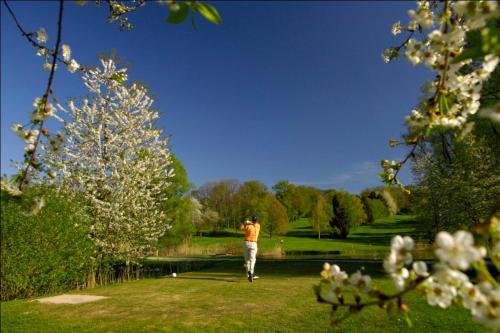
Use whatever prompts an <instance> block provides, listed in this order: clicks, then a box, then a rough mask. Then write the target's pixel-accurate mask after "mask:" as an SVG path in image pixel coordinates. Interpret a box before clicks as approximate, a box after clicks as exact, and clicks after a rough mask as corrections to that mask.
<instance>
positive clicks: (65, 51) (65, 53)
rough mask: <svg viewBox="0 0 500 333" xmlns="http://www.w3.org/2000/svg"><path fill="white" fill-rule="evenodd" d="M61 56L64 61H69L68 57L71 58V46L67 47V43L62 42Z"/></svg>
mask: <svg viewBox="0 0 500 333" xmlns="http://www.w3.org/2000/svg"><path fill="white" fill-rule="evenodd" d="M62 56H63V59H64V61H69V59H71V48H70V47H69V45H66V44H63V46H62Z"/></svg>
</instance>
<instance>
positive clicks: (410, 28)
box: [408, 20, 418, 31]
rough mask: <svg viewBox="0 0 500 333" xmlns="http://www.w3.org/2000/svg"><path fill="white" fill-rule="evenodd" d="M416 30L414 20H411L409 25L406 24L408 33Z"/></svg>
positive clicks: (416, 24) (416, 26)
mask: <svg viewBox="0 0 500 333" xmlns="http://www.w3.org/2000/svg"><path fill="white" fill-rule="evenodd" d="M417 29H418V23H417V21H415V20H411V21H410V23H408V30H410V31H415V30H417Z"/></svg>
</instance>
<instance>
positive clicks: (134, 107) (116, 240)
mask: <svg viewBox="0 0 500 333" xmlns="http://www.w3.org/2000/svg"><path fill="white" fill-rule="evenodd" d="M101 63H102V66H103V68H102V69H99V68H96V69H91V70H88V71H87V72H86V73H85V74H84V75H83V81H84V83H85V85H86V86H87V87H88V89H89V90H90V94H91V95H90V98H88V99H83V100H82V101H81V102H80V103H75V102H74V101H72V100H70V101H69V103H68V106H69V110H66V109H65V108H63V107H62V106H60V105H59V107H60V109H61V110H63V111H64V112H66V113H68V114H69V120H68V121H66V122H65V126H64V136H65V138H66V142H65V143H64V144H63V145H61V146H58V145H52V146H48V147H46V148H45V150H46V151H47V164H48V165H49V166H50V167H51V169H53V170H58V176H57V181H58V182H59V183H60V185H61V186H63V187H65V188H69V189H71V190H72V191H76V192H80V193H82V194H83V195H84V197H85V199H86V202H87V206H88V209H89V212H90V214H91V216H92V217H93V223H92V225H91V231H90V232H91V233H90V235H91V238H92V239H93V240H94V242H95V243H96V245H97V247H98V249H99V253H97V255H98V256H99V257H103V256H111V257H114V258H119V259H125V260H129V259H130V258H131V257H133V256H134V255H138V254H140V253H141V251H142V250H143V249H144V248H145V247H147V246H149V245H150V244H151V242H153V241H154V240H156V239H157V238H158V237H160V236H161V235H163V233H164V232H165V230H166V228H167V227H168V225H167V223H166V222H165V216H164V212H163V211H162V210H161V209H160V205H161V203H162V201H163V200H166V199H167V198H166V197H165V191H163V190H164V189H165V188H166V187H167V186H168V185H169V179H170V177H171V175H172V172H171V168H170V153H169V149H168V140H167V139H166V138H164V137H163V136H162V131H161V130H160V129H158V128H155V127H154V124H153V122H154V120H155V119H156V118H158V112H156V111H154V110H153V109H152V108H151V105H152V103H153V100H152V98H151V97H149V96H148V94H147V90H146V88H144V87H142V86H140V85H138V84H135V83H134V84H132V85H126V84H125V83H126V80H127V74H126V69H117V67H116V64H115V62H114V61H113V60H111V59H109V60H101Z"/></svg>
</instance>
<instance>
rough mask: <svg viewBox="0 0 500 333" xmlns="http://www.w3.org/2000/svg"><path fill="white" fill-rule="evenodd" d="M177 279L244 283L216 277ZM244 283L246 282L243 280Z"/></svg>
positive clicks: (184, 277)
mask: <svg viewBox="0 0 500 333" xmlns="http://www.w3.org/2000/svg"><path fill="white" fill-rule="evenodd" d="M177 279H185V280H209V281H220V282H233V283H238V282H242V281H244V280H243V279H242V280H241V281H240V280H233V279H225V278H216V277H194V276H179V277H177ZM245 281H246V280H245Z"/></svg>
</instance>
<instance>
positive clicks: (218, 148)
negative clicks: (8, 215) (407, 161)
mask: <svg viewBox="0 0 500 333" xmlns="http://www.w3.org/2000/svg"><path fill="white" fill-rule="evenodd" d="M212 3H213V4H214V5H215V6H216V7H217V8H218V10H219V12H220V13H221V15H222V17H223V23H222V25H220V26H215V25H212V24H209V23H205V22H203V21H202V20H201V19H199V20H198V26H199V31H198V32H196V31H194V30H193V28H192V27H191V25H190V24H183V25H181V26H172V25H168V24H166V21H165V18H166V15H167V9H166V8H165V7H160V6H158V5H157V4H156V3H154V2H152V3H148V4H147V5H146V6H145V7H144V8H141V9H140V10H139V11H137V12H136V13H134V14H133V15H131V16H130V20H131V22H132V23H134V24H135V25H136V28H135V29H134V30H132V31H125V32H120V31H119V29H118V27H117V26H116V25H110V24H108V23H107V21H106V17H107V10H106V9H105V8H99V7H96V6H95V5H94V3H93V1H90V2H89V3H87V4H86V5H85V6H83V7H80V6H78V5H76V4H74V3H73V2H68V3H66V4H65V15H64V21H63V33H62V37H63V42H64V43H67V44H69V45H70V46H71V47H72V51H73V56H74V57H75V58H76V59H77V60H78V61H79V62H80V63H81V64H85V65H93V64H97V62H98V60H97V55H98V53H100V52H110V51H111V50H112V49H116V51H117V54H119V55H120V56H121V57H122V58H123V59H124V63H127V64H130V70H129V78H130V79H131V80H140V81H142V82H144V83H145V84H146V85H147V86H148V87H149V88H150V91H151V92H152V93H154V95H155V97H156V98H155V103H154V107H155V108H156V109H158V110H160V111H161V114H162V116H161V119H160V121H159V124H158V125H159V126H161V127H162V128H163V129H164V131H165V133H167V134H170V135H172V139H171V141H170V143H171V145H172V151H173V152H174V153H175V154H176V156H177V157H178V158H179V159H180V160H181V161H182V162H183V164H184V165H185V167H186V169H187V171H188V176H189V178H190V180H191V181H192V182H193V183H194V184H196V185H198V186H199V185H202V184H203V183H204V182H206V181H213V180H218V179H224V178H236V179H239V180H240V181H246V180H250V179H257V180H260V181H262V182H263V183H265V184H266V185H268V186H270V187H271V186H272V185H273V184H274V183H276V182H277V181H278V180H281V179H287V180H290V181H292V182H294V183H297V184H304V185H312V186H316V187H320V188H344V189H347V190H349V191H352V192H359V191H360V190H362V189H363V188H365V187H367V186H374V185H380V184H381V183H380V181H379V180H378V178H377V173H378V172H379V161H380V160H381V159H384V158H388V159H396V160H397V159H400V158H401V157H403V155H404V152H405V150H404V149H394V148H389V147H388V145H387V141H388V140H389V139H391V138H399V136H400V134H401V133H403V132H404V121H403V119H404V116H405V115H406V114H408V113H409V112H410V110H411V108H412V107H413V106H414V105H415V104H416V102H417V99H418V95H419V91H420V90H419V89H420V88H419V87H420V85H421V84H422V83H423V82H424V81H425V80H426V79H429V78H430V72H428V71H426V70H424V69H422V68H415V67H413V66H412V65H411V64H409V63H408V62H406V61H405V60H403V59H401V60H399V61H396V62H393V63H391V64H385V63H384V62H383V61H382V60H381V57H380V54H381V53H382V51H383V50H384V49H385V48H386V47H389V46H393V45H396V44H398V42H399V41H400V39H401V37H399V38H396V37H394V36H392V35H391V33H390V28H391V26H392V24H393V23H394V22H396V21H398V20H401V21H402V23H403V24H404V23H406V22H407V21H408V19H407V14H406V13H407V10H408V9H410V8H412V7H414V3H412V2H357V1H352V2H296V1H290V2H271V1H269V2H263V1H261V2H218V3H217V2H212ZM11 6H12V8H13V10H14V12H15V13H16V15H17V17H18V19H19V20H20V22H21V24H22V25H23V26H24V28H25V29H26V30H28V31H36V30H38V28H39V27H41V26H44V27H45V28H46V30H47V32H48V35H49V38H50V39H49V45H53V43H54V41H55V32H56V20H57V2H20V1H15V2H14V1H12V2H11ZM1 19H2V21H1V83H2V86H1V116H2V119H1V130H2V132H1V167H2V173H7V174H11V173H12V172H13V171H12V170H13V169H12V168H10V167H9V159H15V160H20V159H21V158H22V149H23V145H22V143H21V142H20V140H19V139H17V138H16V137H15V136H14V135H13V134H12V133H11V131H10V130H9V127H10V125H11V124H12V123H13V122H19V123H25V122H26V121H27V119H28V116H29V112H30V111H31V105H32V103H33V100H34V97H36V96H41V95H42V94H43V91H44V89H45V86H46V82H47V76H48V73H47V72H44V71H43V70H42V64H43V61H42V59H41V58H39V57H37V56H35V51H34V50H33V49H32V47H31V46H30V45H29V44H28V43H27V42H26V40H25V39H23V38H22V37H21V35H20V34H19V32H18V30H16V27H15V25H14V23H13V21H12V19H11V18H10V17H9V16H8V13H7V12H6V10H5V7H4V6H3V5H2V13H1ZM85 94H86V90H85V87H84V86H83V84H82V82H81V80H80V78H79V77H78V76H77V75H71V74H69V73H68V72H67V71H65V70H60V71H57V74H56V78H55V84H54V96H56V97H57V98H58V99H59V100H61V101H65V100H66V99H67V98H69V97H77V96H82V95H85ZM52 124H53V125H52V126H56V124H55V123H54V121H53V122H52ZM403 180H405V181H407V182H409V181H411V175H410V172H409V171H408V170H407V171H405V172H404V174H403Z"/></svg>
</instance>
